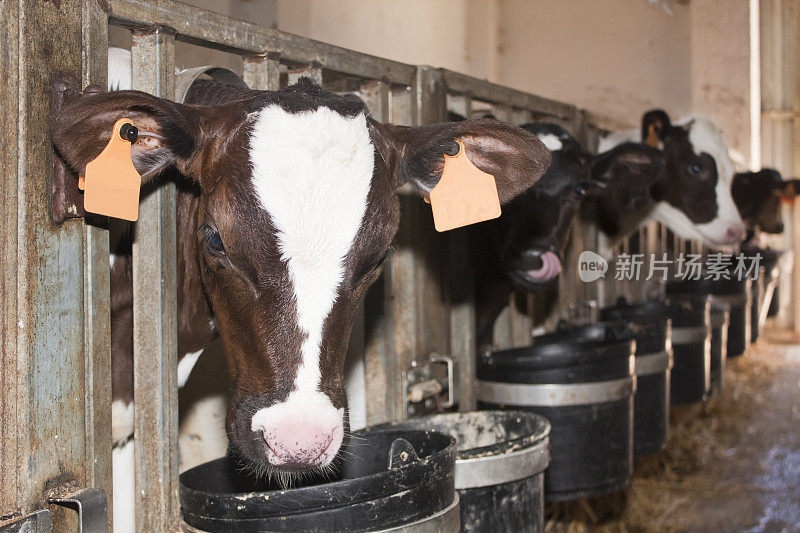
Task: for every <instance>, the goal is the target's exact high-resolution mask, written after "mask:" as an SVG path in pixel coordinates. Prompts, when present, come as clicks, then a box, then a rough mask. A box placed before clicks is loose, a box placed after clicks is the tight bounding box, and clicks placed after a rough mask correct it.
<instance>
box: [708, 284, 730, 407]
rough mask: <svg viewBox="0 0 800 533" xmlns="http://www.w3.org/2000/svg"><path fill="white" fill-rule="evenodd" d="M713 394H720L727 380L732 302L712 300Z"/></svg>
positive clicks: (711, 366)
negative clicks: (726, 364)
mask: <svg viewBox="0 0 800 533" xmlns="http://www.w3.org/2000/svg"><path fill="white" fill-rule="evenodd" d="M709 316H710V321H711V365H710V368H711V370H710V371H711V379H710V380H711V396H719V395H720V394H721V393H722V386H723V384H724V382H725V361H726V360H727V358H728V325H729V323H730V304H728V303H726V302H720V301H718V300H715V299H712V300H711V311H710V315H709Z"/></svg>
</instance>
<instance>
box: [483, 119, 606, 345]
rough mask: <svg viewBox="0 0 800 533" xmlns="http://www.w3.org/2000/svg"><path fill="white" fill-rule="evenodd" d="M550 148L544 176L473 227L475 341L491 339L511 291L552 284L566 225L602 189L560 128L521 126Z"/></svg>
mask: <svg viewBox="0 0 800 533" xmlns="http://www.w3.org/2000/svg"><path fill="white" fill-rule="evenodd" d="M522 127H523V128H524V129H526V130H528V131H530V132H531V133H533V134H535V135H536V136H537V137H538V138H539V140H541V142H542V143H544V145H545V146H546V147H547V148H548V149H549V150H550V153H551V157H552V160H551V163H550V167H549V168H548V169H547V172H545V174H544V176H542V178H541V179H540V180H539V181H538V182H537V183H536V184H535V185H534V186H532V187H530V188H528V190H526V191H525V192H523V193H522V194H520V195H519V196H518V197H516V198H515V199H514V200H512V201H511V202H510V203H509V204H508V206H506V207H505V208H504V209H503V214H502V215H501V216H500V218H499V219H497V220H494V221H491V222H487V223H484V224H479V225H477V226H475V227H474V228H473V229H472V237H473V241H472V248H473V254H474V264H475V270H476V299H477V305H476V307H477V327H478V335H477V336H478V341H479V343H481V344H488V343H490V341H491V332H492V325H493V324H494V321H495V319H496V318H497V316H498V315H499V313H500V311H501V310H502V309H503V307H505V305H506V304H508V301H509V295H510V294H511V292H512V290H514V289H517V290H520V291H542V290H545V291H547V290H552V289H554V288H555V287H556V281H557V279H558V275H559V273H560V272H561V265H562V255H563V251H564V247H565V246H566V243H567V238H568V235H569V227H570V223H571V222H572V219H573V217H574V216H575V213H576V212H577V211H578V208H579V207H580V205H581V202H583V200H584V199H585V198H587V197H589V196H591V195H593V194H596V193H597V191H598V190H599V189H600V188H601V187H602V183H599V182H596V181H593V180H592V179H591V176H590V164H589V163H590V159H591V158H590V156H589V154H588V153H587V152H586V151H585V150H583V148H581V146H580V145H579V144H578V142H577V141H576V140H575V138H574V137H572V135H570V134H569V132H567V131H566V130H565V129H564V128H562V127H561V126H558V125H556V124H550V123H545V122H534V123H531V124H527V125H525V126H522Z"/></svg>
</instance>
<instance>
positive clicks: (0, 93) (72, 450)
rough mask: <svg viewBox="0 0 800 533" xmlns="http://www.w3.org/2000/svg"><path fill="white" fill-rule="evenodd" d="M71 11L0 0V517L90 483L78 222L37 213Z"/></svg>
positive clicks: (68, 55) (70, 62) (72, 0)
mask: <svg viewBox="0 0 800 533" xmlns="http://www.w3.org/2000/svg"><path fill="white" fill-rule="evenodd" d="M81 6H82V1H81V0H63V1H61V2H56V3H52V2H2V3H0V14H1V15H2V17H3V28H2V30H0V35H1V36H2V41H0V67H2V71H3V79H2V81H0V104H2V106H3V113H2V118H0V123H2V126H3V127H2V133H0V145H2V148H1V149H0V161H1V162H2V163H3V167H2V168H3V179H0V194H1V195H2V196H1V197H2V199H3V201H2V202H0V204H2V205H0V215H2V217H3V220H4V222H5V223H4V224H3V229H2V231H0V247H2V248H1V249H2V253H3V260H2V261H0V297H1V299H2V303H0V376H1V377H0V384H2V388H0V428H2V429H0V433H2V436H0V463H1V464H0V513H1V514H2V516H5V515H7V514H12V515H16V516H21V515H26V514H29V513H31V512H33V511H36V510H38V509H41V508H44V507H45V506H46V502H45V499H46V497H47V496H48V495H49V494H48V492H50V491H53V492H60V491H62V490H64V486H65V484H70V485H72V486H73V487H74V486H77V487H83V486H85V484H86V481H87V477H89V476H90V474H89V473H88V472H87V470H88V468H91V467H88V468H87V465H86V458H87V454H89V455H91V450H87V442H86V439H87V434H86V433H87V431H86V429H87V416H86V415H87V413H86V409H87V404H86V403H85V393H86V388H87V387H91V384H89V383H87V379H86V374H85V372H86V368H85V362H86V360H87V357H91V356H90V354H88V353H87V346H86V344H85V342H86V337H85V325H86V323H85V317H84V314H83V310H84V297H85V293H84V286H83V283H84V264H83V258H84V253H85V250H84V240H83V231H84V230H83V225H84V223H83V221H82V220H78V219H72V220H68V221H66V222H65V223H64V224H62V225H59V226H56V225H54V224H53V222H52V220H51V215H50V210H49V207H48V198H49V196H50V192H51V191H50V178H51V176H49V175H48V169H49V168H50V154H49V150H48V148H49V146H50V132H51V129H50V118H51V117H50V114H49V112H48V110H49V94H50V88H51V86H52V83H53V81H54V80H55V76H56V74H55V73H58V74H61V75H64V76H67V77H72V78H73V79H75V80H78V79H79V78H80V72H81V44H82V43H81V35H82V32H81ZM90 381H91V380H90ZM51 512H52V514H53V524H54V526H55V528H56V530H57V531H69V530H72V529H75V528H76V526H77V522H76V520H75V519H76V517H74V516H70V514H67V513H66V512H65V511H62V510H60V509H57V508H53V509H51ZM71 514H73V515H74V513H71ZM4 520H5V518H4V519H0V522H2V521H4Z"/></svg>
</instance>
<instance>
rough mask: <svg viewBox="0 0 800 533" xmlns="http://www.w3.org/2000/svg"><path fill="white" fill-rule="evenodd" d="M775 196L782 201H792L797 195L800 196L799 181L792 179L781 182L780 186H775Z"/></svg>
mask: <svg viewBox="0 0 800 533" xmlns="http://www.w3.org/2000/svg"><path fill="white" fill-rule="evenodd" d="M775 194H777V195H778V196H780V197H781V198H783V199H784V200H794V199H795V198H796V197H797V196H798V195H800V180H799V179H792V180H786V181H784V182H781V183H780V184H778V185H776V188H775Z"/></svg>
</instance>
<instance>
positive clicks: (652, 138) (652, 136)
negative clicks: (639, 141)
mask: <svg viewBox="0 0 800 533" xmlns="http://www.w3.org/2000/svg"><path fill="white" fill-rule="evenodd" d="M644 143H645V144H646V145H647V146H652V147H653V148H658V143H659V140H658V135H656V125H655V124H650V125H649V126H648V127H647V139H645V141H644Z"/></svg>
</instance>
